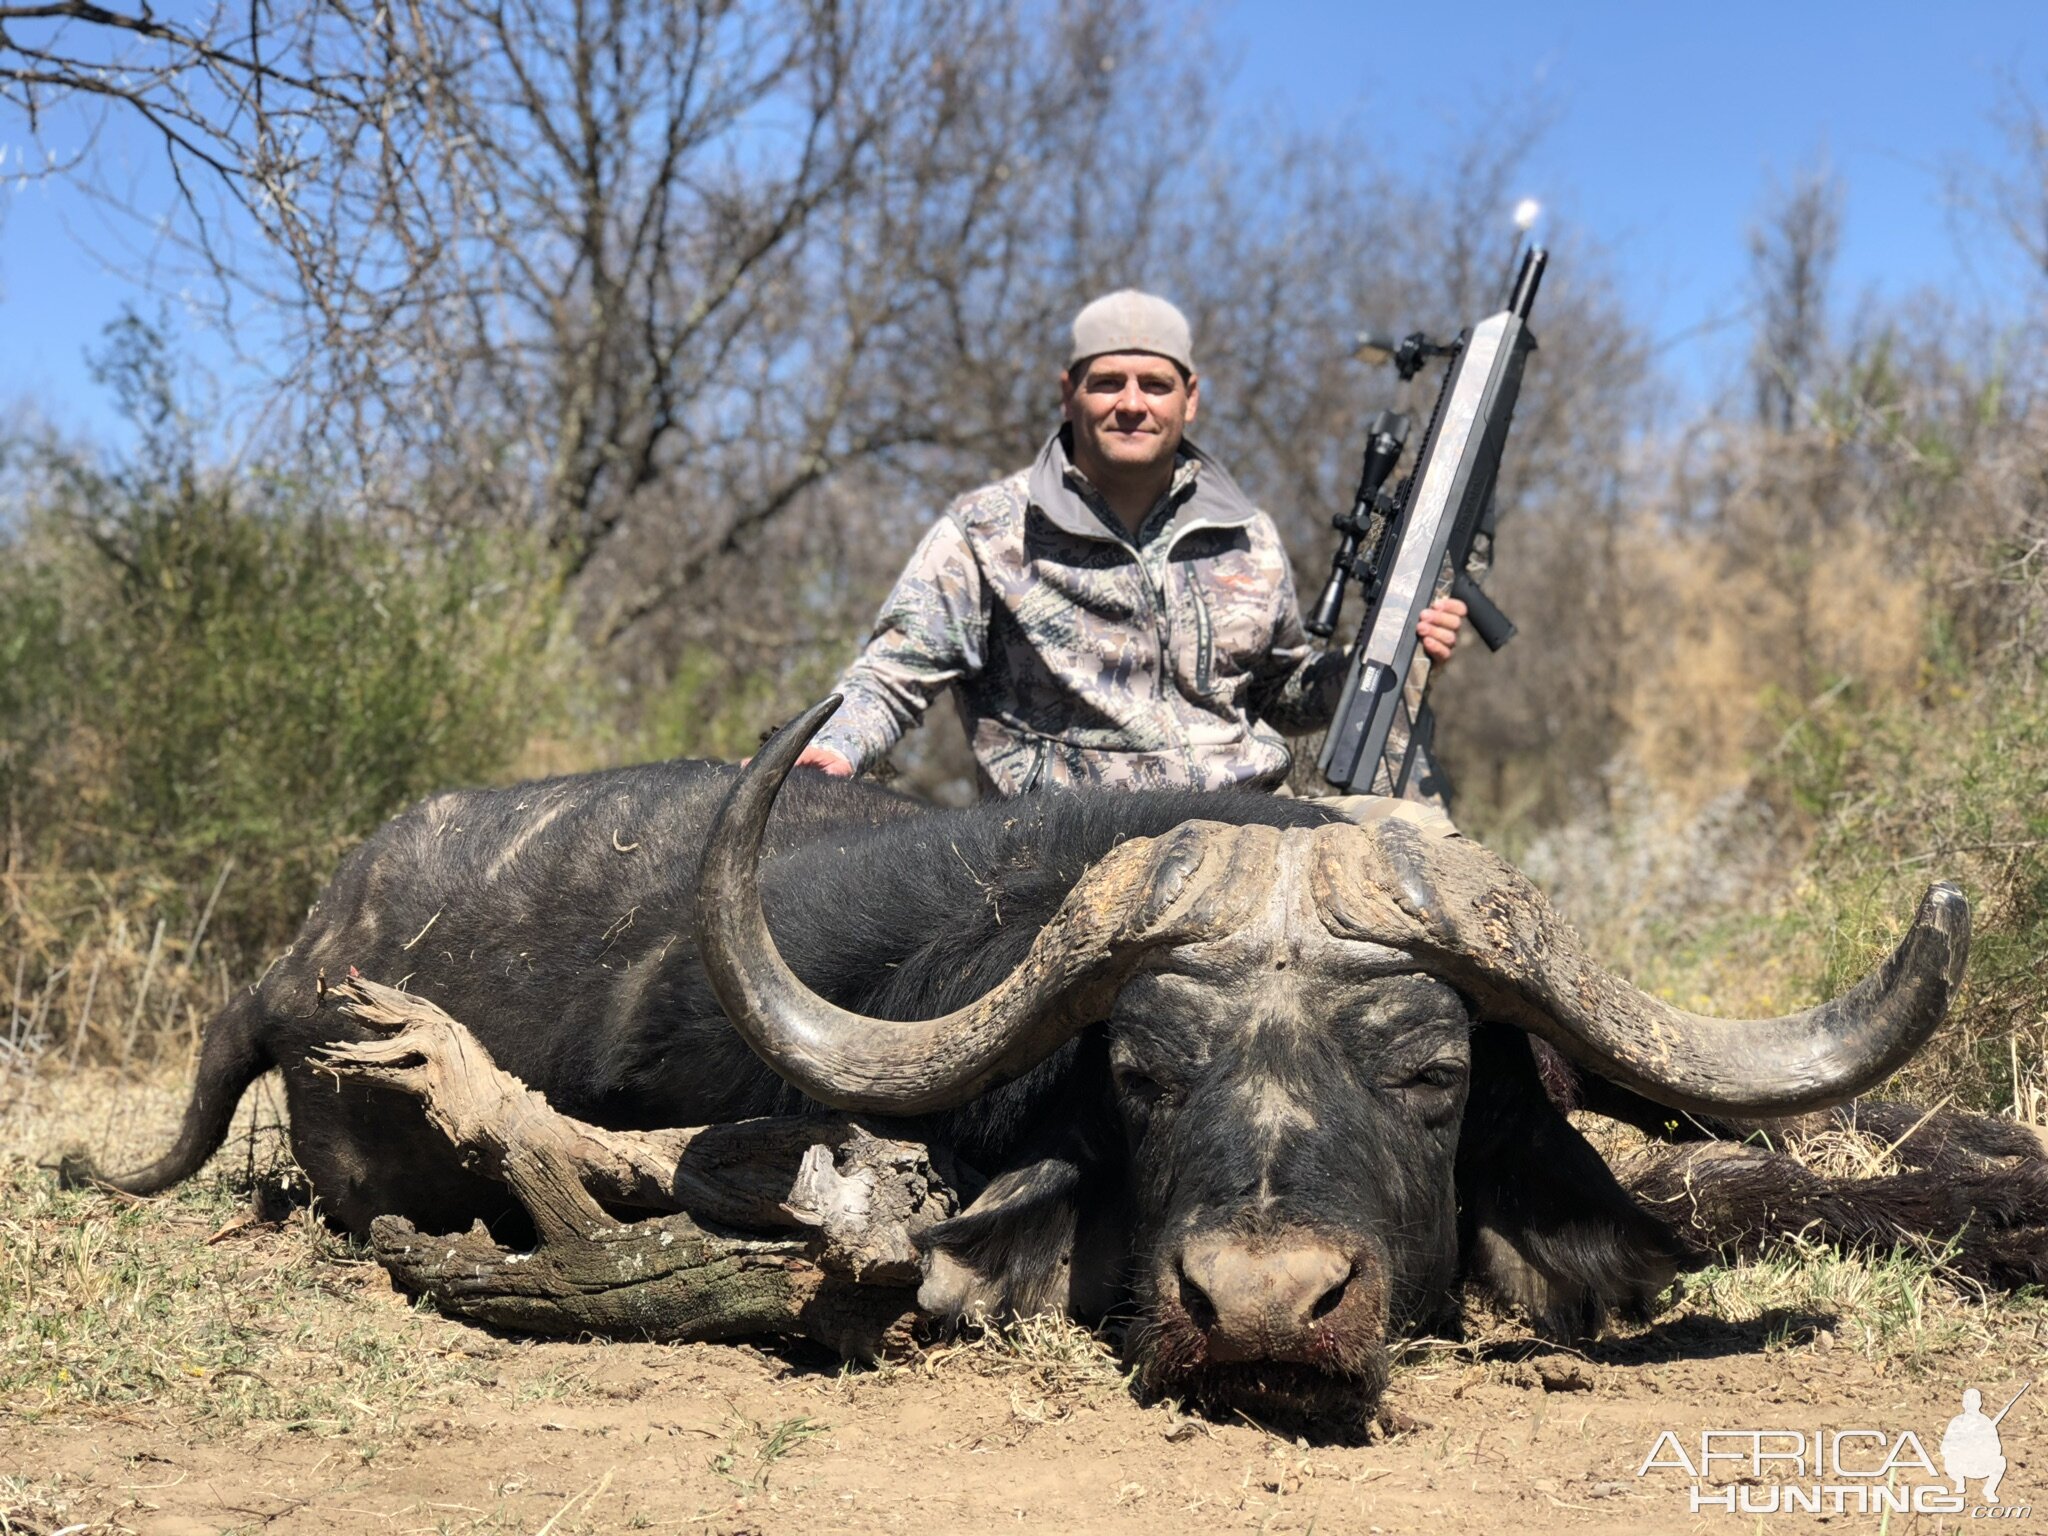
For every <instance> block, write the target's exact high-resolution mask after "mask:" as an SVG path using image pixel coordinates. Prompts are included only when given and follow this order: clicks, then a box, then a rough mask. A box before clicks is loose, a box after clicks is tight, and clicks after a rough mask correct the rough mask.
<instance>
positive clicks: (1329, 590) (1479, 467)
mask: <svg viewBox="0 0 2048 1536" xmlns="http://www.w3.org/2000/svg"><path fill="white" fill-rule="evenodd" d="M1547 259H1548V258H1547V257H1546V255H1545V253H1544V252H1543V251H1542V250H1541V249H1540V248H1538V249H1533V250H1531V251H1530V252H1529V253H1528V254H1527V256H1526V257H1525V258H1524V259H1523V261H1522V265H1521V269H1520V271H1519V272H1517V274H1516V276H1515V282H1514V288H1513V292H1512V294H1511V296H1510V297H1509V299H1508V307H1507V308H1506V309H1504V310H1502V311H1501V312H1500V313H1499V314H1497V315H1490V316H1488V317H1487V318H1486V319H1484V320H1482V321H1480V322H1479V324H1477V325H1476V326H1474V327H1472V329H1471V330H1470V331H1468V332H1467V333H1465V334H1464V335H1462V336H1460V337H1459V338H1458V339H1457V340H1456V341H1454V342H1449V343H1443V342H1433V341H1430V340H1428V339H1427V338H1426V337H1423V336H1420V335H1416V336H1410V337H1409V338H1408V339H1407V340H1406V341H1404V342H1402V343H1401V344H1400V346H1399V347H1398V348H1394V349H1385V348H1382V349H1381V350H1383V351H1388V352H1390V354H1391V359H1392V361H1393V364H1394V366H1395V367H1396V368H1397V369H1398V370H1399V371H1400V374H1401V377H1402V378H1403V379H1410V378H1413V377H1414V376H1415V374H1416V372H1417V371H1418V370H1419V369H1420V368H1421V367H1422V366H1423V364H1424V363H1425V362H1427V361H1428V360H1429V359H1430V358H1432V357H1448V358H1450V359H1451V360H1452V361H1451V366H1450V368H1449V370H1448V372H1447V374H1446V376H1445V378H1444V383H1443V388H1442V390H1441V392H1440V393H1439V394H1438V395H1437V401H1436V410H1435V412H1434V414H1433V415H1432V416H1431V417H1430V421H1429V430H1428V432H1427V433H1426V434H1425V435H1424V437H1423V440H1422V451H1421V452H1420V454H1419V455H1418V456H1417V458H1416V461H1415V468H1414V470H1413V472H1411V473H1410V474H1409V475H1408V477H1407V478H1406V479H1404V480H1403V481H1401V483H1400V485H1399V487H1398V489H1397V490H1396V491H1394V492H1393V493H1391V494H1390V493H1389V492H1388V491H1387V490H1386V482H1387V478H1388V476H1389V475H1391V474H1392V472H1393V469H1394V465H1395V464H1396V462H1398V460H1399V459H1400V457H1401V449H1402V446H1403V445H1404V443H1405V442H1406V440H1407V435H1408V418H1407V417H1406V416H1400V415H1396V414H1395V413H1393V412H1392V411H1382V412H1380V414H1379V415H1378V416H1376V417H1375V418H1373V422H1372V426H1371V428H1370V429H1369V432H1368V440H1367V444H1366V450H1365V466H1364V469H1363V470H1362V472H1361V473H1360V475H1359V481H1358V494H1357V495H1356V497H1355V498H1354V499H1353V503H1352V507H1351V511H1350V512H1349V513H1348V514H1346V515H1345V516H1343V517H1339V518H1335V519H1333V520H1332V521H1333V523H1334V525H1335V527H1336V529H1337V531H1338V532H1339V533H1340V534H1341V535H1342V536H1343V539H1342V542H1341V544H1340V545H1339V547H1338V550H1337V557H1336V559H1335V561H1334V562H1333V564H1332V568H1331V571H1330V580H1329V583H1328V585H1326V586H1325V587H1324V588H1323V594H1322V597H1321V598H1320V599H1319V600H1318V601H1317V603H1316V606H1315V610H1314V612H1313V613H1311V614H1310V616H1309V618H1308V621H1307V628H1308V630H1309V632H1310V633H1311V634H1314V635H1319V636H1327V635H1329V634H1330V632H1331V631H1332V630H1334V629H1335V628H1336V626H1337V616H1338V613H1339V611H1340V610H1341V609H1342V607H1343V605H1344V585H1345V583H1346V582H1347V581H1349V580H1351V579H1353V578H1356V579H1357V580H1358V582H1359V584H1360V587H1361V589H1362V590H1363V591H1364V593H1365V599H1366V610H1365V621H1364V623H1363V624H1361V625H1360V626H1359V631H1358V641H1357V643H1356V644H1355V645H1354V646H1353V647H1352V649H1351V671H1350V674H1349V675H1348V676H1347V677H1346V678H1345V681H1344V697H1343V701H1342V702H1341V703H1340V704H1339V705H1338V707H1337V715H1336V718H1335V719H1334V720H1333V721H1332V722H1331V724H1330V732H1329V735H1328V736H1326V737H1325V738H1324V739H1323V750H1322V755H1321V757H1320V758H1319V759H1318V764H1319V766H1320V767H1321V768H1322V771H1323V777H1324V778H1326V779H1328V780H1329V781H1330V783H1332V784H1334V785H1336V786H1337V787H1338V788H1339V789H1341V790H1343V791H1345V792H1346V793H1347V794H1382V795H1399V794H1401V793H1402V792H1403V791H1404V790H1405V789H1406V788H1407V787H1408V781H1409V777H1410V775H1411V774H1412V773H1413V772H1414V771H1415V767H1416V762H1417V758H1418V755H1419V754H1421V753H1423V752H1426V751H1427V749H1428V745H1429V740H1430V737H1431V735H1432V734H1433V731H1434V725H1435V722H1434V719H1433V717H1432V715H1431V713H1430V709H1429V706H1428V704H1427V703H1425V702H1424V700H1423V691H1424V689H1426V688H1427V686H1428V682H1429V658H1428V657H1427V656H1426V655H1418V654H1417V649H1418V646H1417V640H1416V634H1415V627H1416V624H1417V622H1418V621H1419V620H1420V619H1421V617H1422V610H1423V609H1425V608H1427V607H1428V606H1429V605H1430V603H1431V602H1433V601H1434V600H1435V599H1436V597H1437V595H1438V593H1439V592H1440V591H1448V592H1449V594H1450V595H1451V596H1452V597H1456V598H1459V599H1461V600H1463V602H1464V603H1465V604H1466V606H1467V607H1468V609H1469V610H1470V613H1471V619H1472V627H1473V628H1474V629H1476V630H1478V631H1479V637H1480V638H1481V639H1482V640H1484V641H1485V642H1486V644H1487V646H1488V647H1489V648H1490V649H1492V650H1496V651H1497V650H1499V649H1500V648H1501V647H1502V646H1504V645H1506V644H1507V643H1508V640H1509V638H1510V637H1511V636H1512V635H1513V634H1514V632H1515V626H1514V625H1513V624H1512V623H1510V622H1509V621H1508V616H1507V615H1506V614H1504V613H1502V612H1501V611H1500V609H1498V608H1496V607H1495V606H1494V605H1493V603H1492V601H1491V600H1490V599H1488V597H1487V596H1486V594H1485V593H1484V592H1482V591H1481V590H1480V588H1479V584H1478V583H1477V582H1476V581H1474V580H1473V579H1472V576H1471V573H1470V572H1469V571H1468V570H1467V566H1468V564H1469V563H1470V562H1471V559H1472V555H1473V546H1474V544H1475V542H1476V541H1478V540H1482V539H1483V540H1486V541H1487V542H1488V543H1489V544H1490V542H1491V540H1492V537H1493V520H1494V510H1493V482H1494V477H1495V475H1496V474H1497V473H1498V472H1499V469H1500V455H1501V450H1502V448H1503V447H1505V446H1506V443H1507V435H1508V420H1509V418H1510V417H1511V416H1512V415H1513V414H1514V409H1515V397H1516V396H1517V395H1518V394H1519V393H1520V392H1521V387H1522V365H1523V362H1524V361H1525V360H1526V359H1527V357H1528V355H1529V354H1530V353H1531V352H1533V351H1534V350H1535V349H1536V338H1535V336H1534V335H1533V334H1532V333H1531V332H1530V330H1529V310H1530V307H1531V306H1532V305H1533V304H1534V303H1535V302H1536V289H1537V286H1538V285H1539V284H1540V283H1541V282H1542V280H1543V268H1544V264H1545V262H1546V261H1547Z"/></svg>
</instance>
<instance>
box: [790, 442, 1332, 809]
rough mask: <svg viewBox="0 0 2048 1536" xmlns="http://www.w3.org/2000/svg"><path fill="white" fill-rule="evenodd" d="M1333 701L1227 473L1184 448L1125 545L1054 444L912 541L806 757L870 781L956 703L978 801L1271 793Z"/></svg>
mask: <svg viewBox="0 0 2048 1536" xmlns="http://www.w3.org/2000/svg"><path fill="white" fill-rule="evenodd" d="M1343 681H1344V658H1343V656H1342V655H1341V654H1339V653H1334V652H1332V653H1325V652H1321V651H1318V650H1315V649H1314V648H1313V647H1311V645H1310V644H1309V640H1308V636H1307V634H1306V633H1305V632H1304V631H1303V629H1302V627H1301V614H1300V610H1299V606H1298V604H1297V602H1296V599H1295V593H1294V577H1293V573H1292V571H1291V570H1290V568H1289V565H1288V560H1287V552H1286V550H1285V549H1283V548H1282V547H1281V544H1280V536H1279V533H1278V531H1277V530H1276V529H1275V528H1274V526H1273V522H1272V520H1271V519H1270V518H1268V517H1267V516H1266V514H1265V513H1263V512H1261V511H1259V510H1258V509H1257V508H1255V507H1253V506H1252V505H1251V503H1250V502H1249V501H1247V500H1246V499H1245V496H1244V493H1243V492H1242V491H1240V490H1239V489H1238V488H1237V485H1236V483H1235V482H1234V481H1232V479H1231V478H1230V476H1229V475H1228V474H1227V473H1225V472H1224V470H1223V468H1222V466H1220V465H1219V464H1217V463H1216V462H1215V461H1214V460H1213V459H1210V458H1208V457H1207V456H1206V455H1204V454H1203V453H1202V452H1201V451H1200V450H1199V449H1197V448H1195V447H1194V446H1193V445H1192V444H1185V445H1183V450H1182V458H1181V461H1180V464H1179V466H1178V468H1177V469H1176V471H1175V473H1174V477H1173V483H1172V487H1171V489H1170V490H1169V491H1168V492H1167V494H1166V495H1165V496H1164V497H1162V498H1161V499H1160V502H1159V505H1158V506H1156V507H1154V508H1153V509H1152V511H1151V512H1150V514H1148V515H1147V517H1146V519H1145V522H1144V524H1143V526H1142V528H1141V529H1140V532H1139V537H1138V538H1137V540H1136V541H1135V542H1134V541H1132V540H1131V539H1130V538H1129V536H1128V535H1127V533H1126V531H1125V530H1124V528H1123V527H1122V525H1121V524H1120V523H1119V522H1118V521H1117V519H1116V517H1115V515H1114V514H1113V513H1112V512H1110V510H1109V509H1108V507H1107V506H1105V505H1104V504H1103V502H1102V501H1101V498H1100V497H1099V496H1098V495H1097V494H1096V492H1095V490H1094V488H1093V487H1092V486H1090V485H1089V484H1088V482H1087V481H1086V480H1085V479H1084V478H1083V477H1082V476H1081V474H1080V473H1079V471H1077V470H1076V469H1075V468H1074V467H1073V465H1072V464H1071V463H1070V462H1069V460H1068V457H1067V447H1066V440H1065V434H1064V432H1061V433H1057V434H1055V435H1054V436H1053V438H1052V439H1051V441H1049V442H1048V443H1047V444H1046V446H1045V449H1044V451H1043V452H1041V453H1040V454H1039V456H1038V459H1037V461H1036V462H1035V463H1034V464H1032V466H1031V467H1030V468H1029V469H1027V470H1023V471H1021V472H1019V473H1017V474H1014V475H1012V476H1010V477H1009V478H1008V479H1006V480H999V481H997V482H996V483H995V484H993V485H989V486H984V487H983V488H982V489H980V490H978V491H974V492H972V493H971V494H969V495H967V496H964V497H962V498H961V499H960V500H959V501H958V502H956V503H954V505H953V506H952V508H951V509H950V510H949V511H948V512H947V513H946V515H945V516H944V517H942V518H940V519H939V521H938V522H937V523H936V524H935V525H934V526H933V527H932V530H931V531H930V532H929V533H928V534H926V535H925V538H924V542H923V543H921V544H920V545H919V546H918V548H917V552H916V554H914V555H912V556H911V559H910V564H909V565H908V567H906V569H905V570H904V572H903V575H902V577H901V578H900V579H899V580H898V581H897V583H896V588H895V590H894V591H893V592H891V593H890V594H889V598H888V600H887V601H886V602H885V603H884V604H883V605H882V611H881V614H880V616H879V617H878V618H877V619H876V621H875V627H874V632H873V634H872V635H871V636H870V637H869V639H868V642H867V645H866V647H865V648H864V649H863V650H862V652H861V654H860V656H859V657H858V658H857V659H856V660H855V661H854V663H853V665H851V666H850V667H848V668H847V669H846V671H845V672H844V673H843V674H842V675H841V677H840V679H839V682H838V685H837V687H838V691H840V692H842V693H844V694H845V696H846V702H845V704H844V705H842V706H841V708H840V711H839V713H838V714H837V715H836V716H835V717H834V718H833V719H832V720H831V721H830V722H829V723H828V724H827V725H826V727H825V729H824V731H823V732H822V733H821V734H820V735H819V736H818V738H817V740H818V743H819V744H820V745H824V746H829V747H831V748H833V749H834V750H836V751H838V752H840V753H841V754H843V755H844V756H845V757H846V758H847V759H848V760H850V761H851V762H852V763H853V765H854V769H855V771H856V772H863V771H865V770H866V769H868V768H869V767H871V766H872V765H873V764H875V763H876V762H878V761H879V760H880V759H881V758H882V757H883V756H884V755H885V754H886V753H887V752H888V751H889V749H890V748H891V747H892V746H894V745H895V743H896V741H897V739H898V738H899V737H900V736H901V735H902V734H903V733H904V731H905V730H907V729H909V728H910V727H911V726H912V725H914V724H915V723H916V722H917V720H918V718H919V716H921V715H922V714H923V713H924V710H925V708H926V706H927V705H929V704H930V703H931V701H932V699H933V698H935V697H936V696H937V694H938V693H939V691H940V690H941V689H943V688H946V687H948V686H950V687H952V688H954V689H956V690H957V691H958V694H959V699H960V705H961V712H962V714H963V715H964V716H965V717H966V722H967V729H968V734H969V737H970V739H971V743H972V745H973V748H974V755H975V758H976V760H977V761H978V762H979V764H980V767H981V778H982V788H983V790H984V792H994V793H996V794H1001V795H1015V794H1021V793H1023V792H1025V791H1027V790H1032V789H1038V788H1042V787H1047V786H1052V785H1069V784H1114V785H1117V786H1120V787H1132V788H1163V787H1193V788H1202V789H1216V788H1223V787H1226V786H1229V785H1234V784H1247V785H1255V786H1259V787H1263V788H1273V787H1276V786H1278V785H1279V784H1280V783H1282V782H1283V781H1284V780H1285V779H1286V777H1287V770H1288V767H1289V764H1290V761H1291V756H1290V753H1289V751H1288V747H1287V743H1286V741H1285V740H1284V739H1283V737H1282V735H1281V732H1283V731H1287V732H1302V731H1309V730H1313V729H1316V728H1317V727H1319V726H1321V725H1323V724H1325V723H1327V721H1328V720H1329V717H1330V714H1331V712H1332V711H1333V710H1334V708H1335V705H1336V699H1337V693H1338V690H1339V689H1340V688H1341V686H1342V684H1343Z"/></svg>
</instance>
